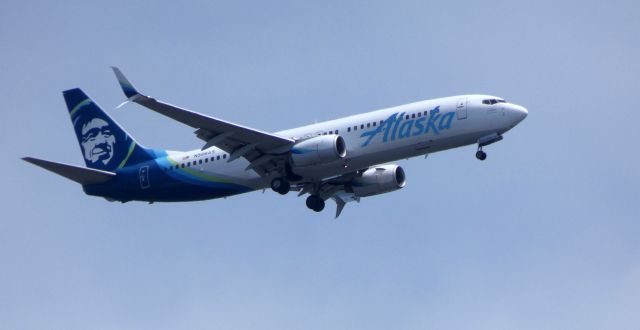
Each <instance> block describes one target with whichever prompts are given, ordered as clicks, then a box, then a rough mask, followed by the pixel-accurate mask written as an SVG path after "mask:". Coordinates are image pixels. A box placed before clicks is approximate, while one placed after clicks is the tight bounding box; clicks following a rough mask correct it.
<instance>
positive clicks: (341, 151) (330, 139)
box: [291, 134, 347, 166]
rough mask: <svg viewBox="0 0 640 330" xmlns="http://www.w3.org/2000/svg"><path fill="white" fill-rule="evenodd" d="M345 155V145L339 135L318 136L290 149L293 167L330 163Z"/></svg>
mask: <svg viewBox="0 0 640 330" xmlns="http://www.w3.org/2000/svg"><path fill="white" fill-rule="evenodd" d="M346 155H347V145H346V143H345V142H344V138H342V136H340V135H335V134H334V135H320V136H316V137H313V138H310V139H308V140H304V141H301V142H298V143H296V144H295V145H294V146H293V148H291V160H292V161H293V165H295V166H311V165H318V164H322V163H330V162H332V161H334V160H337V159H340V158H344V157H345V156H346Z"/></svg>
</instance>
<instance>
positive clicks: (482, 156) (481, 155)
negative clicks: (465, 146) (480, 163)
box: [476, 150, 487, 160]
mask: <svg viewBox="0 0 640 330" xmlns="http://www.w3.org/2000/svg"><path fill="white" fill-rule="evenodd" d="M476 158H478V159H479V160H485V159H487V153H486V152H484V151H482V150H478V152H476Z"/></svg>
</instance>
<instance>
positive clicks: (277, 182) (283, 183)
mask: <svg viewBox="0 0 640 330" xmlns="http://www.w3.org/2000/svg"><path fill="white" fill-rule="evenodd" d="M271 189H272V190H273V191H275V192H277V193H278V194H280V195H286V194H287V193H288V192H289V189H291V184H290V183H289V181H287V180H285V179H284V178H275V179H273V180H271Z"/></svg>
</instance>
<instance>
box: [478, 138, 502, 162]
mask: <svg viewBox="0 0 640 330" xmlns="http://www.w3.org/2000/svg"><path fill="white" fill-rule="evenodd" d="M501 140H502V134H500V133H493V134H490V135H487V136H483V137H481V138H480V139H478V151H477V152H476V158H478V159H479V160H485V159H487V153H486V152H484V151H482V147H484V146H488V145H490V144H492V143H496V142H498V141H501Z"/></svg>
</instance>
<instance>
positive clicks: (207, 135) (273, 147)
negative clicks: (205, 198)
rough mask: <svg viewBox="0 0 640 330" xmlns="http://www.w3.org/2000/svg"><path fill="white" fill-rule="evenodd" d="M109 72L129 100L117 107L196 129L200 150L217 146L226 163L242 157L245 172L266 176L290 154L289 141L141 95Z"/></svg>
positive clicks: (121, 76)
mask: <svg viewBox="0 0 640 330" xmlns="http://www.w3.org/2000/svg"><path fill="white" fill-rule="evenodd" d="M112 69H113V72H114V73H115V74H116V77H117V78H118V82H119V83H120V87H121V88H122V91H123V92H124V94H125V95H126V96H127V98H128V100H127V101H125V102H124V103H123V104H121V105H120V106H122V105H124V104H126V103H127V102H135V103H138V104H140V105H142V106H144V107H147V108H149V109H151V110H153V111H155V112H158V113H160V114H163V115H165V116H167V117H169V118H172V119H174V120H177V121H179V122H181V123H183V124H186V125H189V126H191V127H193V128H195V129H196V131H195V134H196V136H197V137H198V138H200V139H202V140H203V141H205V144H204V146H203V147H202V150H204V149H207V148H209V147H212V146H216V147H218V148H220V149H222V150H224V151H226V152H228V153H229V156H230V157H229V159H228V161H229V162H230V161H233V160H234V159H237V158H239V157H244V158H246V159H247V160H248V161H249V162H250V163H251V164H250V165H249V166H248V167H247V170H248V169H254V170H256V172H258V174H260V175H265V174H266V173H268V171H269V170H270V169H271V168H272V167H275V166H277V162H276V158H278V157H277V155H279V154H282V153H285V152H287V151H289V149H290V148H291V146H292V145H293V144H294V143H295V141H294V140H292V139H288V138H285V137H281V136H277V135H274V134H270V133H266V132H262V131H259V130H256V129H253V128H249V127H245V126H242V125H238V124H234V123H230V122H228V121H224V120H221V119H217V118H214V117H210V116H206V115H203V114H200V113H197V112H194V111H190V110H187V109H183V108H180V107H177V106H174V105H171V104H168V103H164V102H161V101H158V100H156V99H154V98H152V97H149V96H146V95H143V94H140V93H139V92H138V91H137V90H136V89H135V88H134V87H133V85H132V84H131V82H129V80H128V79H127V78H126V77H125V76H124V75H123V74H122V72H121V71H120V70H119V69H118V68H116V67H112ZM120 106H118V107H120Z"/></svg>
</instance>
